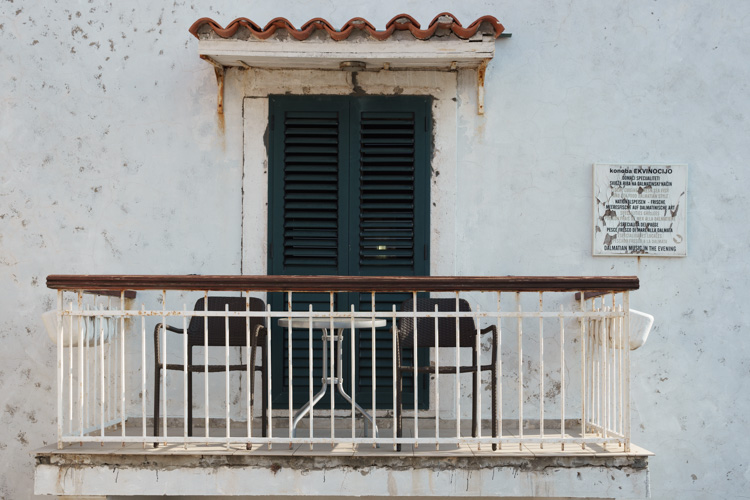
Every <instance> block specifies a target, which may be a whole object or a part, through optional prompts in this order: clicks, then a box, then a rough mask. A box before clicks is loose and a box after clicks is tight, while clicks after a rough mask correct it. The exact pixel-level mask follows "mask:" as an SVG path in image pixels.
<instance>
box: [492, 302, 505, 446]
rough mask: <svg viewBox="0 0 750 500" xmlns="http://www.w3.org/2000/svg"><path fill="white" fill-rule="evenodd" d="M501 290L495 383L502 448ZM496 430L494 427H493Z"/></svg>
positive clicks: (498, 437) (498, 304) (498, 308)
mask: <svg viewBox="0 0 750 500" xmlns="http://www.w3.org/2000/svg"><path fill="white" fill-rule="evenodd" d="M500 299H501V296H500V292H497V349H496V351H495V369H496V370H497V374H495V378H496V380H497V383H496V384H495V394H494V396H495V401H497V408H496V409H495V411H496V412H497V422H498V424H497V425H498V429H497V430H498V433H497V447H498V449H502V447H503V445H502V438H503V356H502V346H503V330H502V328H501V326H502V321H501V320H500ZM493 431H494V429H493Z"/></svg>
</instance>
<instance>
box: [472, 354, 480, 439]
mask: <svg viewBox="0 0 750 500" xmlns="http://www.w3.org/2000/svg"><path fill="white" fill-rule="evenodd" d="M471 366H472V368H473V371H472V374H471V377H472V380H471V381H472V388H471V389H472V396H471V437H477V436H478V435H479V433H478V432H477V414H478V413H479V411H478V410H479V398H478V397H477V396H478V395H479V363H477V351H476V349H472V351H471ZM480 425H481V424H480Z"/></svg>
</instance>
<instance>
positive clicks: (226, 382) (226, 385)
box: [206, 304, 232, 449]
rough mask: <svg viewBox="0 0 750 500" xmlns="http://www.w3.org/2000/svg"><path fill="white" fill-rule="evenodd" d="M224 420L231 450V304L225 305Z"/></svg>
mask: <svg viewBox="0 0 750 500" xmlns="http://www.w3.org/2000/svg"><path fill="white" fill-rule="evenodd" d="M206 382H208V381H206ZM224 419H225V422H226V423H225V424H224V425H225V426H226V436H227V449H229V438H230V437H231V435H232V432H231V429H232V425H231V424H230V423H229V304H224Z"/></svg>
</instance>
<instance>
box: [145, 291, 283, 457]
mask: <svg viewBox="0 0 750 500" xmlns="http://www.w3.org/2000/svg"><path fill="white" fill-rule="evenodd" d="M227 305H228V306H229V310H230V311H245V310H247V307H248V305H247V302H246V298H244V297H209V298H208V310H209V311H224V310H225V307H226V306H227ZM204 310H205V308H204V303H203V299H202V298H201V299H199V300H198V301H197V302H196V303H195V308H194V311H204ZM249 310H250V311H264V310H265V303H264V302H263V301H262V300H261V299H258V298H255V297H250V299H249ZM225 321H226V319H225V318H224V317H221V316H214V317H210V316H209V318H208V345H209V346H212V347H216V346H221V347H224V346H225V345H226V331H225V326H226V323H225ZM247 321H248V319H246V318H237V317H235V318H229V345H230V346H235V347H237V346H241V347H245V348H248V349H250V387H251V388H254V387H255V372H256V371H260V372H261V377H262V381H263V383H262V387H263V389H262V390H261V392H262V403H261V406H262V416H261V418H262V424H261V425H262V435H263V436H264V437H265V436H266V430H267V429H266V426H267V419H266V411H267V409H268V396H267V391H266V390H265V388H266V387H268V371H267V368H266V367H267V366H268V353H267V349H265V348H264V346H265V345H266V327H265V321H264V319H263V318H249V322H250V345H248V344H247ZM204 325H205V316H193V317H192V318H191V319H190V323H189V325H188V328H187V336H188V339H187V343H188V349H187V370H188V372H189V376H188V387H187V394H188V400H187V409H188V417H187V418H188V423H187V427H188V436H192V435H193V374H194V373H204V372H205V370H206V366H205V365H204V364H203V363H198V364H193V347H203V346H205V342H206V339H205V336H204V328H203V327H204ZM162 326H163V324H162V323H161V322H160V323H158V324H157V325H156V327H155V328H154V352H155V356H154V360H155V367H154V368H155V370H154V372H155V374H156V376H155V382H154V436H159V406H160V405H159V396H160V394H159V393H160V389H161V384H160V379H161V370H162V369H166V370H177V371H183V370H184V369H185V367H184V365H182V364H176V363H175V364H172V363H168V364H167V365H166V366H165V365H164V363H162V361H161V359H160V355H161V352H160V349H159V330H160V329H161V328H162ZM166 327H167V330H169V331H171V332H176V333H180V334H184V333H185V330H183V329H182V328H175V327H173V326H170V325H166ZM180 342H183V341H182V340H180ZM256 347H260V348H261V365H260V366H257V365H256V363H255V348H256ZM247 369H248V366H247V365H246V364H239V365H229V371H245V370H247ZM208 371H209V372H224V371H226V366H225V365H223V364H222V365H208ZM206 383H208V381H206ZM254 404H255V394H254V392H252V390H251V393H250V408H251V413H252V411H253V408H254ZM206 411H208V409H206ZM248 418H249V417H248ZM157 446H158V443H154V447H157ZM248 448H249V446H248Z"/></svg>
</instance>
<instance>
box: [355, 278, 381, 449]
mask: <svg viewBox="0 0 750 500" xmlns="http://www.w3.org/2000/svg"><path fill="white" fill-rule="evenodd" d="M370 313H371V316H370V321H371V322H372V327H371V331H370V340H371V341H372V347H371V349H370V354H371V359H370V368H371V370H372V374H371V376H370V377H371V379H372V392H371V396H372V447H373V448H376V447H377V441H376V436H375V428H376V427H377V425H376V423H375V421H376V420H377V406H376V402H375V392H376V390H377V385H378V384H377V378H376V370H375V366H376V362H377V359H376V358H377V357H376V352H375V336H376V333H375V292H372V293H371V294H370ZM352 380H354V378H352ZM365 425H367V424H366V423H365V421H364V420H362V427H363V428H364V426H365Z"/></svg>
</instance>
